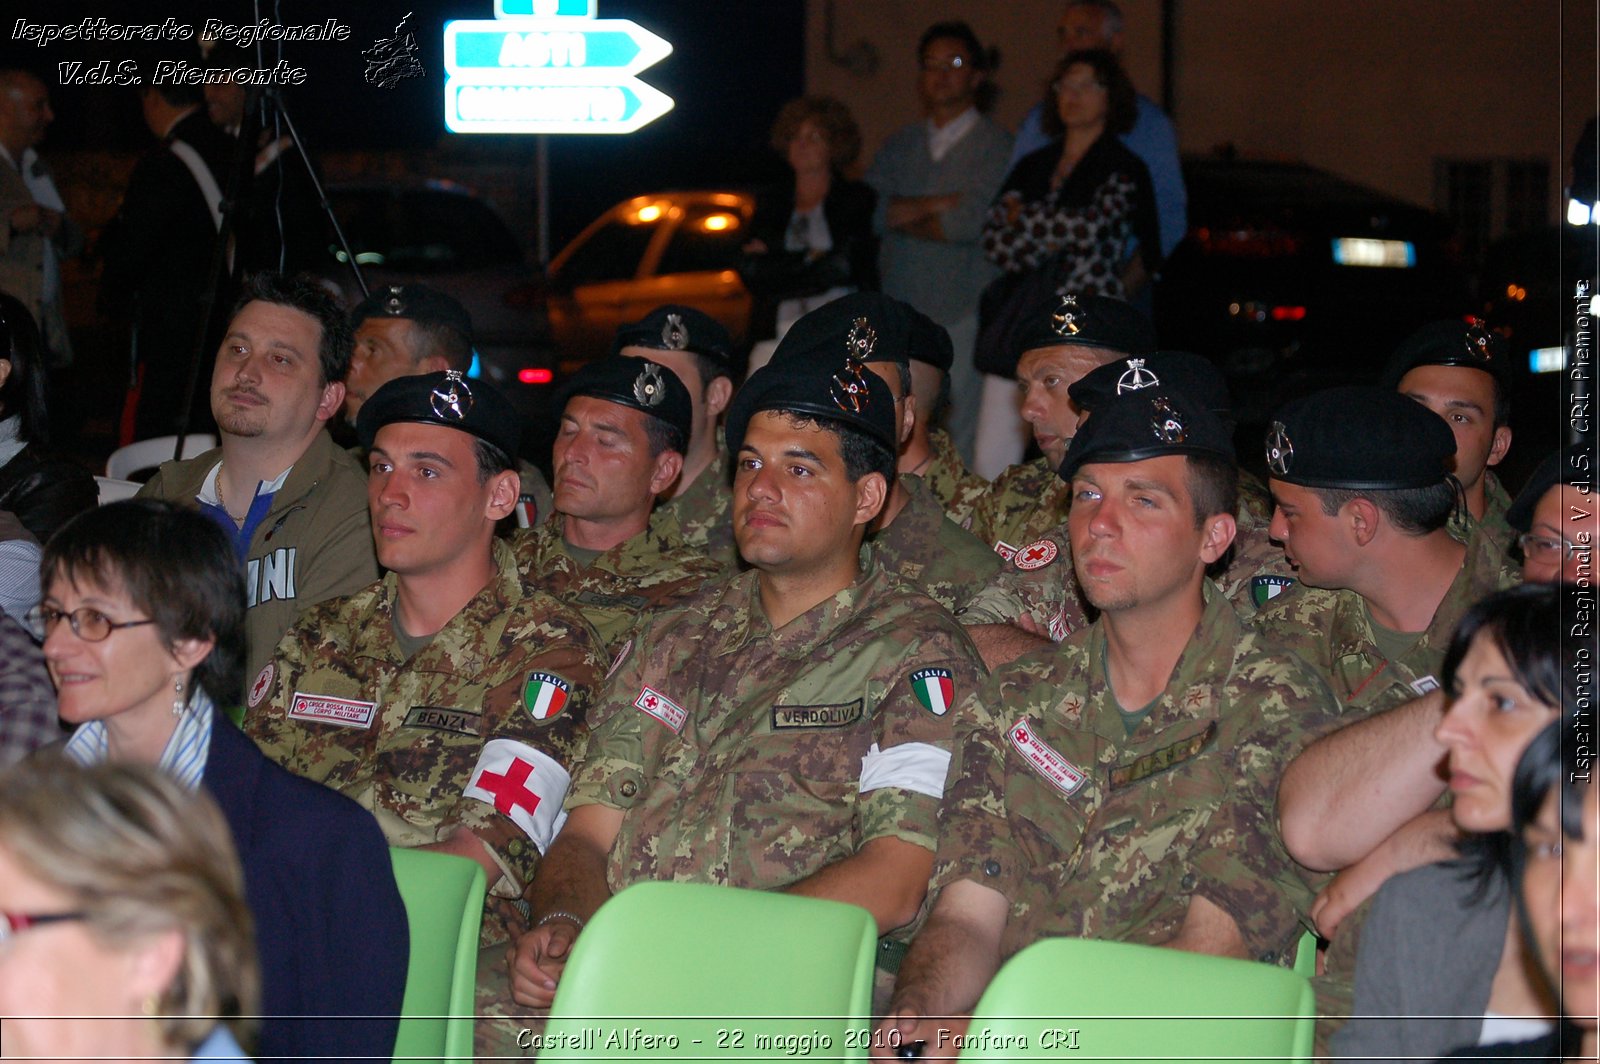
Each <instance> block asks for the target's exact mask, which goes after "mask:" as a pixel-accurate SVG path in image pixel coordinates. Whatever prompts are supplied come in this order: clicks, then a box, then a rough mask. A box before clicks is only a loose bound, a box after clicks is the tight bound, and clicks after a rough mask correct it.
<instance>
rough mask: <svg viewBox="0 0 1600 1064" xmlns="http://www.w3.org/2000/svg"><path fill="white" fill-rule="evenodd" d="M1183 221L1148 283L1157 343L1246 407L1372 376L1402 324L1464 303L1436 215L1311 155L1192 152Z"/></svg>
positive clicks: (1461, 282)
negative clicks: (1292, 158) (1285, 158)
mask: <svg viewBox="0 0 1600 1064" xmlns="http://www.w3.org/2000/svg"><path fill="white" fill-rule="evenodd" d="M1184 180H1185V181H1186V182H1187V185H1188V190H1189V232H1188V234H1187V235H1186V236H1185V237H1184V239H1183V241H1182V242H1181V243H1180V244H1179V245H1178V246H1177V248H1176V249H1174V251H1173V253H1172V255H1171V257H1170V258H1169V259H1168V260H1167V262H1166V264H1165V265H1164V267H1163V270H1162V275H1161V280H1160V282H1159V284H1158V286H1157V288H1156V292H1155V301H1156V317H1157V329H1158V332H1159V334H1160V336H1161V342H1162V344H1163V345H1164V346H1167V347H1173V348H1182V349H1187V350H1192V351H1197V352H1200V353H1202V354H1206V355H1208V356H1211V357H1213V358H1215V359H1216V360H1217V361H1218V362H1219V364H1220V365H1221V366H1222V367H1223V368H1224V369H1225V370H1226V371H1227V373H1228V375H1229V377H1230V380H1231V382H1232V383H1233V384H1234V386H1235V390H1236V392H1237V393H1238V394H1237V398H1238V399H1240V400H1241V403H1242V405H1244V406H1245V407H1246V411H1245V413H1246V416H1247V417H1248V416H1250V414H1252V413H1256V414H1259V413H1260V411H1259V409H1256V410H1254V411H1252V410H1251V409H1249V408H1250V407H1252V406H1254V407H1257V408H1259V407H1260V406H1261V405H1263V404H1271V403H1273V402H1275V401H1278V400H1281V399H1282V398H1285V397H1287V396H1288V395H1290V394H1294V393H1297V392H1300V391H1305V390H1309V389H1312V388H1318V387H1323V386H1327V385H1332V384H1341V383H1352V382H1358V381H1370V380H1371V378H1372V377H1373V376H1374V375H1375V374H1376V373H1377V372H1378V370H1379V369H1380V368H1381V366H1382V365H1383V362H1384V361H1385V360H1386V359H1387V358H1388V356H1389V354H1390V353H1391V352H1392V351H1393V350H1394V348H1395V345H1396V344H1398V343H1399V341H1400V340H1402V339H1403V338H1404V337H1405V336H1406V335H1407V334H1408V333H1410V332H1411V331H1412V330H1414V329H1415V328H1417V327H1418V326H1419V325H1422V324H1424V323H1426V322H1429V321H1433V320H1436V319H1439V318H1447V317H1452V316H1457V315H1461V314H1466V313H1469V312H1470V311H1471V310H1472V301H1471V298H1470V295H1469V289H1468V285H1467V280H1466V275H1465V271H1464V270H1463V268H1462V266H1461V264H1460V263H1459V262H1458V261H1457V258H1456V256H1455V254H1454V253H1453V250H1452V246H1451V242H1450V241H1451V236H1452V228H1451V225H1450V223H1449V221H1448V220H1447V219H1445V218H1444V217H1443V216H1441V215H1439V214H1437V213H1435V212H1433V211H1431V210H1427V209H1425V208H1422V207H1418V206H1415V205H1413V204H1410V203H1406V202H1404V201H1402V200H1399V199H1396V198H1394V197H1392V196H1389V195H1386V194H1384V193H1381V192H1377V191H1374V190H1372V189H1368V188H1364V187H1362V186H1360V185H1356V184H1353V183H1351V182H1349V181H1346V180H1344V179H1342V178H1339V177H1335V176H1334V175H1332V174H1330V173H1327V172H1325V171H1322V170H1318V169H1315V168H1313V167H1310V166H1304V165H1299V164H1294V163H1281V162H1246V161H1239V160H1233V159H1223V158H1189V159H1186V160H1185V162H1184Z"/></svg>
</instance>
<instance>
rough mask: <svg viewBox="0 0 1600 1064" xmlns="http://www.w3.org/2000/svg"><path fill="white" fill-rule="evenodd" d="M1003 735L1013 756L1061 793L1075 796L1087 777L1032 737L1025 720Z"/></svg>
mask: <svg viewBox="0 0 1600 1064" xmlns="http://www.w3.org/2000/svg"><path fill="white" fill-rule="evenodd" d="M1006 735H1007V736H1008V737H1009V738H1010V739H1011V745H1012V746H1014V747H1015V748H1016V750H1017V753H1019V754H1021V755H1022V758H1023V760H1024V761H1026V762H1028V764H1030V765H1032V766H1033V768H1034V771H1036V772H1038V773H1039V775H1041V776H1043V777H1044V778H1045V780H1047V781H1048V782H1049V783H1050V784H1052V785H1053V786H1055V787H1056V788H1057V789H1058V790H1059V791H1061V793H1062V794H1065V795H1067V796H1069V797H1070V796H1071V795H1074V794H1076V793H1078V788H1079V787H1082V786H1083V781H1084V780H1085V779H1087V778H1088V777H1087V776H1085V775H1084V773H1083V770H1082V769H1080V768H1079V767H1078V766H1077V765H1074V764H1073V763H1072V762H1071V761H1068V760H1067V759H1066V758H1064V757H1062V756H1061V755H1060V754H1059V753H1057V752H1056V751H1055V750H1054V749H1052V748H1051V747H1050V745H1049V744H1048V743H1046V742H1045V741H1044V740H1043V739H1041V738H1039V737H1038V736H1037V735H1035V734H1033V725H1032V724H1030V723H1029V722H1028V718H1027V717H1023V718H1022V719H1021V720H1019V721H1017V722H1016V723H1015V724H1013V725H1012V726H1011V729H1010V730H1009V731H1007V732H1006Z"/></svg>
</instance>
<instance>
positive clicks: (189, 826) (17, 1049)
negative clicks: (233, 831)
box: [0, 758, 258, 1060]
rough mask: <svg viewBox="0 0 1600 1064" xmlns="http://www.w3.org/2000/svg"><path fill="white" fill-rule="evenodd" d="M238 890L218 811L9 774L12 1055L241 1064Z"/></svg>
mask: <svg viewBox="0 0 1600 1064" xmlns="http://www.w3.org/2000/svg"><path fill="white" fill-rule="evenodd" d="M243 893H244V891H243V885H242V883H241V879H240V872H239V859H238V857H237V856H236V855H235V853H234V849H233V843H232V841H231V840H230V839H229V836H228V825H227V823H226V821H224V820H223V818H222V815H221V813H220V811H219V810H218V809H217V806H216V803H214V802H212V801H211V800H210V799H209V798H207V797H205V796H204V795H195V794H191V793H189V792H188V791H186V790H185V789H184V788H183V787H182V786H181V785H179V784H178V783H177V782H176V781H174V780H172V779H170V778H169V777H167V776H165V775H164V774H162V773H159V772H156V771H154V770H152V769H149V768H145V767H140V766H123V765H101V766H94V767H89V768H81V767H79V766H77V765H74V764H72V763H70V762H67V761H63V760H61V759H59V758H42V759H34V760H32V761H28V762H24V763H22V764H20V765H15V766H13V767H11V768H10V769H7V770H6V771H5V772H3V773H0V1016H4V1017H5V1021H4V1025H3V1034H0V1037H3V1039H4V1049H5V1053H6V1055H8V1056H17V1057H33V1058H37V1059H51V1060H67V1059H78V1058H85V1057H94V1058H97V1059H110V1060H140V1059H156V1058H166V1059H178V1060H190V1059H201V1058H203V1059H207V1060H244V1059H246V1058H245V1056H244V1052H243V1051H242V1050H241V1049H240V1048H239V1043H240V1042H241V1041H248V1040H249V1039H248V1034H249V1031H250V1028H251V1027H252V1026H253V1021H252V1020H251V1019H250V1017H252V1016H254V1015H255V1014H256V1012H257V1011H258V1008H257V1003H258V996H257V975H256V954H255V946H254V944H253V942H252V941H251V918H250V910H249V908H248V907H247V906H246V905H245V902H244V896H243Z"/></svg>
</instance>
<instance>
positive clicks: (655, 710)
mask: <svg viewBox="0 0 1600 1064" xmlns="http://www.w3.org/2000/svg"><path fill="white" fill-rule="evenodd" d="M633 704H634V706H635V707H636V708H638V709H642V710H644V711H645V712H646V713H648V714H650V715H651V716H652V717H654V718H656V720H659V721H660V722H661V723H663V724H665V725H666V726H667V727H669V728H671V729H672V730H673V731H675V732H680V731H682V730H683V725H684V723H685V722H686V721H688V719H689V711H688V710H686V709H684V708H683V707H682V706H680V705H678V703H676V702H674V701H673V700H672V699H670V698H668V697H667V696H666V695H664V694H662V693H661V692H660V691H657V690H656V689H655V688H653V687H646V688H644V689H642V690H641V691H640V692H639V697H638V698H635V699H634V700H633Z"/></svg>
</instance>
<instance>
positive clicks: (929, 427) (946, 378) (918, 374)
mask: <svg viewBox="0 0 1600 1064" xmlns="http://www.w3.org/2000/svg"><path fill="white" fill-rule="evenodd" d="M909 309H910V311H911V343H910V357H911V364H910V370H911V386H910V393H911V401H912V406H913V408H914V410H915V413H916V419H915V421H914V422H913V423H912V426H911V436H910V438H909V439H907V440H906V442H905V445H904V446H902V447H901V448H900V462H899V464H898V466H897V467H896V468H897V470H898V471H899V473H900V475H901V476H902V477H907V476H915V477H921V478H922V482H923V483H924V484H926V485H927V487H928V492H929V493H930V494H931V495H932V496H933V497H934V498H935V499H936V500H938V502H939V505H941V506H943V507H944V512H945V516H947V517H949V518H950V520H952V521H954V522H955V523H956V524H958V525H960V526H961V527H962V528H966V527H967V526H968V525H969V524H970V523H971V522H972V508H973V507H974V506H975V505H977V502H978V500H979V499H981V498H983V496H984V493H985V492H987V491H988V490H989V482H988V481H987V480H985V479H984V478H982V477H980V476H978V475H977V474H976V473H973V472H970V471H968V469H967V465H966V463H965V462H963V461H962V460H961V455H959V454H958V453H956V444H955V441H954V440H952V439H951V438H950V434H949V433H948V432H946V431H944V430H943V429H936V428H934V427H933V426H934V425H936V424H938V422H939V419H940V418H942V417H943V416H944V412H945V410H946V408H948V407H949V405H950V364H951V362H952V361H953V360H954V358H955V350H954V348H953V347H952V346H951V343H950V331H949V330H948V329H946V328H945V327H944V326H943V325H940V324H939V323H938V322H936V321H934V320H933V319H932V318H930V317H928V316H927V315H926V314H924V313H922V312H921V311H919V310H917V309H916V308H915V307H910V308H909Z"/></svg>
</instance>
